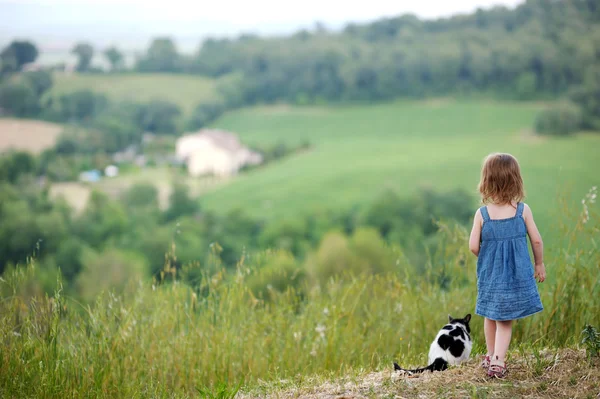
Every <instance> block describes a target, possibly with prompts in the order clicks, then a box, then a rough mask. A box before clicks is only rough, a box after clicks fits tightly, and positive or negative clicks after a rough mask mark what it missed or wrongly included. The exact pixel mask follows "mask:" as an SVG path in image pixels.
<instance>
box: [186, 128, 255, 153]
mask: <svg viewBox="0 0 600 399" xmlns="http://www.w3.org/2000/svg"><path fill="white" fill-rule="evenodd" d="M190 136H193V137H199V138H200V137H202V138H208V139H210V140H211V141H212V142H213V143H215V144H216V145H218V146H219V147H221V148H223V149H226V150H228V151H232V152H233V151H239V150H241V149H243V148H245V147H244V146H243V145H242V143H240V140H239V139H238V138H237V136H236V135H235V134H233V133H229V132H226V131H224V130H216V129H202V130H199V131H198V132H196V133H192V134H191V135H190Z"/></svg>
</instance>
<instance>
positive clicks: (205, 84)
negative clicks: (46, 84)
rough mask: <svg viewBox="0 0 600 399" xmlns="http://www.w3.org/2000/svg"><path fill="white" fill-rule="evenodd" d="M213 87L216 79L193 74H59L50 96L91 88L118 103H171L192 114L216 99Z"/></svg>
mask: <svg viewBox="0 0 600 399" xmlns="http://www.w3.org/2000/svg"><path fill="white" fill-rule="evenodd" d="M213 88H214V81H213V80H210V79H206V78H202V77H199V76H191V75H172V74H132V73H127V74H89V75H88V74H64V73H59V74H56V75H55V76H54V86H53V88H52V90H51V92H50V95H56V96H58V95H61V94H64V93H69V92H72V91H75V90H82V89H90V90H93V91H96V92H99V93H104V94H106V95H107V96H108V97H109V98H111V99H114V100H131V101H148V100H152V99H161V100H168V101H172V102H174V103H176V104H178V105H179V106H180V107H181V108H182V110H183V112H185V113H189V112H191V111H192V110H193V109H194V107H195V106H196V105H198V103H200V102H201V101H203V100H206V99H209V98H210V97H211V96H212V94H213Z"/></svg>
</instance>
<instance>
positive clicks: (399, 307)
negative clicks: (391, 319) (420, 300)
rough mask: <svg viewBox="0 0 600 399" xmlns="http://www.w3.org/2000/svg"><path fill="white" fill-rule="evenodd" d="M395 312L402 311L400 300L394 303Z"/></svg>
mask: <svg viewBox="0 0 600 399" xmlns="http://www.w3.org/2000/svg"><path fill="white" fill-rule="evenodd" d="M395 311H396V313H402V304H401V303H400V302H398V303H397V304H396V309H395Z"/></svg>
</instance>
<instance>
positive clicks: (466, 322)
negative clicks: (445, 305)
mask: <svg viewBox="0 0 600 399" xmlns="http://www.w3.org/2000/svg"><path fill="white" fill-rule="evenodd" d="M470 321H471V313H469V314H468V315H466V316H465V317H463V318H462V319H455V318H454V317H452V316H450V315H448V323H450V324H462V325H464V326H465V327H466V329H467V332H468V333H470V332H471V327H469V322H470Z"/></svg>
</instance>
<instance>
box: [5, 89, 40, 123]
mask: <svg viewBox="0 0 600 399" xmlns="http://www.w3.org/2000/svg"><path fill="white" fill-rule="evenodd" d="M2 111H3V112H6V113H8V114H9V115H14V116H18V117H28V116H29V117H31V116H35V115H37V113H38V112H39V111H40V105H39V101H38V96H37V95H36V92H35V90H34V88H33V87H32V86H31V85H30V84H29V83H25V82H8V83H5V84H3V85H1V86H0V112H2Z"/></svg>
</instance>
